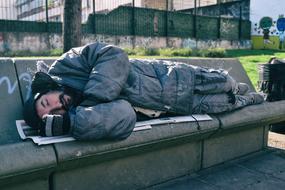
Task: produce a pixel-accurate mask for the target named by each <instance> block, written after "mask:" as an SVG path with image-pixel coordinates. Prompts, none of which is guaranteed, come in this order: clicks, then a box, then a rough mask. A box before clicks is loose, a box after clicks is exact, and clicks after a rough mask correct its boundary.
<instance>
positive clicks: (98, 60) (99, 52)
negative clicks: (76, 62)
mask: <svg viewBox="0 0 285 190" xmlns="http://www.w3.org/2000/svg"><path fill="white" fill-rule="evenodd" d="M82 55H83V56H85V60H86V61H87V63H88V64H89V66H91V68H92V70H91V72H90V74H89V79H88V82H87V84H86V86H85V88H84V96H85V99H88V100H93V101H94V102H109V101H112V100H114V99H116V98H118V96H119V94H120V92H121V90H122V87H123V85H124V84H125V82H126V80H127V78H128V74H129V70H130V63H129V59H128V56H127V55H126V53H124V51H123V50H122V49H120V48H118V47H116V46H112V45H106V44H101V43H96V44H92V45H89V46H87V47H86V48H84V50H83V51H82ZM94 105H95V104H94Z"/></svg>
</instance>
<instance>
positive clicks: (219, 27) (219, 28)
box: [217, 0, 222, 39]
mask: <svg viewBox="0 0 285 190" xmlns="http://www.w3.org/2000/svg"><path fill="white" fill-rule="evenodd" d="M217 1H218V6H219V19H218V27H217V28H218V35H217V37H218V39H221V21H222V19H221V0H217Z"/></svg>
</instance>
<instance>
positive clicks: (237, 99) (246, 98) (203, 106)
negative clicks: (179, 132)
mask: <svg viewBox="0 0 285 190" xmlns="http://www.w3.org/2000/svg"><path fill="white" fill-rule="evenodd" d="M263 101H264V98H263V96H262V95H260V94H258V93H249V94H247V95H233V94H208V95H202V94H195V95H194V100H193V113H196V114H203V113H221V112H226V111H232V110H235V109H239V108H242V107H245V106H247V105H253V104H260V103H262V102H263Z"/></svg>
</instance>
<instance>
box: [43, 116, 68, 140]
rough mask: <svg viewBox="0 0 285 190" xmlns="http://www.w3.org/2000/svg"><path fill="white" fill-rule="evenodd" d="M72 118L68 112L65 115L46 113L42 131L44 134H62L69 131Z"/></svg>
mask: <svg viewBox="0 0 285 190" xmlns="http://www.w3.org/2000/svg"><path fill="white" fill-rule="evenodd" d="M69 128H70V119H69V115H68V113H66V114H64V115H44V116H43V125H42V127H41V130H40V133H41V135H42V136H47V137H51V136H60V135H65V134H67V133H68V131H69Z"/></svg>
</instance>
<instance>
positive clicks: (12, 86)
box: [0, 73, 32, 99]
mask: <svg viewBox="0 0 285 190" xmlns="http://www.w3.org/2000/svg"><path fill="white" fill-rule="evenodd" d="M19 80H20V81H21V80H23V81H25V82H27V83H28V85H27V87H28V90H27V93H26V99H27V98H28V96H29V94H30V91H31V90H30V86H31V84H32V76H31V75H30V74H29V73H22V74H21V75H20V76H19ZM2 84H6V85H7V88H8V89H7V92H8V94H13V93H14V92H15V90H16V88H17V84H18V81H15V82H11V80H10V79H9V77H7V76H3V77H1V78H0V86H1V85H2Z"/></svg>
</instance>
